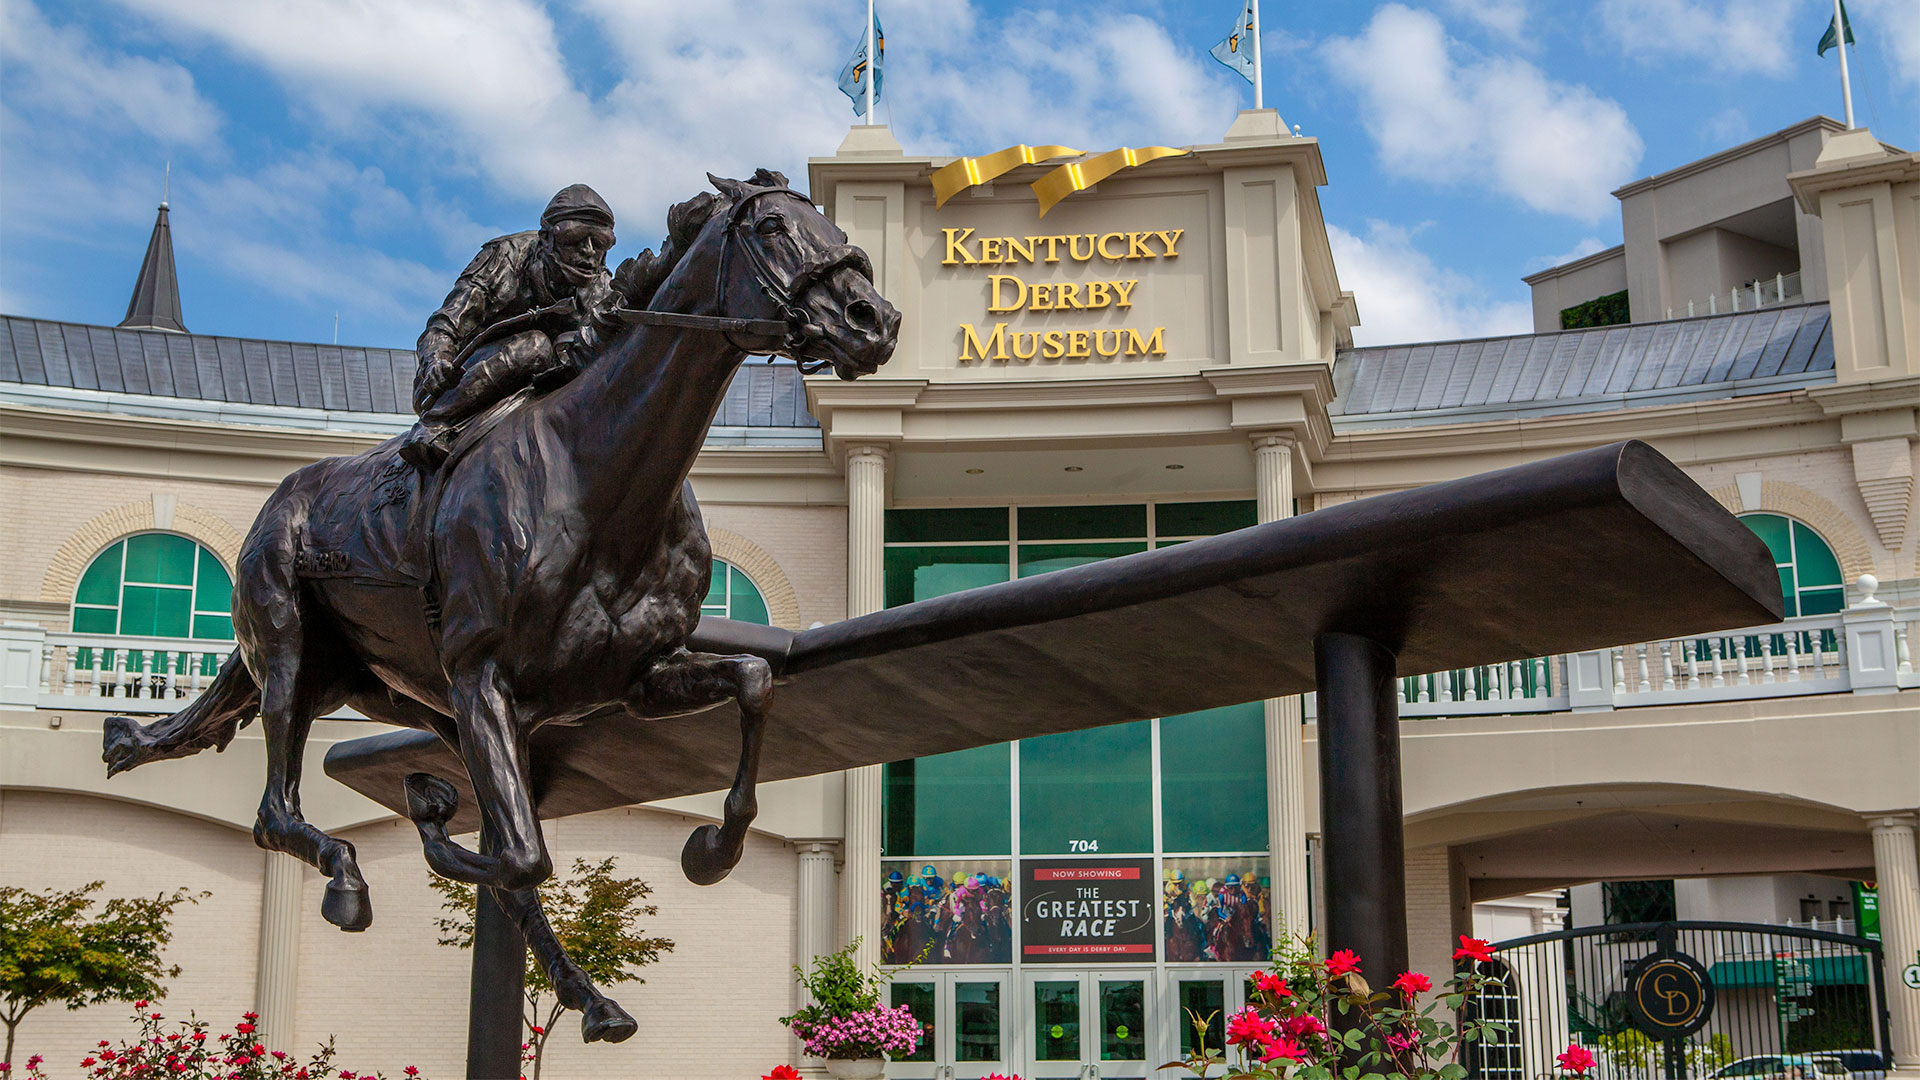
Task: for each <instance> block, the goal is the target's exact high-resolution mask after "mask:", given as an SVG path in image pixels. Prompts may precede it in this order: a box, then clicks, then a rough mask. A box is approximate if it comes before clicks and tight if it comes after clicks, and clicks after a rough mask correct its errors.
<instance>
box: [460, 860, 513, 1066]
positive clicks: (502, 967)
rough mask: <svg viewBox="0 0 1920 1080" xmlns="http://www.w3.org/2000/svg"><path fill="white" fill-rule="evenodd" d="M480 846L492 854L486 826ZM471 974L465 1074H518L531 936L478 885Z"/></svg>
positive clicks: (489, 890)
mask: <svg viewBox="0 0 1920 1080" xmlns="http://www.w3.org/2000/svg"><path fill="white" fill-rule="evenodd" d="M480 850H481V851H482V852H484V853H487V854H492V851H493V844H492V843H491V841H490V840H489V838H488V836H487V833H486V830H485V829H484V828H482V830H481V832H480ZM474 891H475V893H476V894H477V895H476V896H475V898H474V899H475V900H476V903H475V904H474V914H473V976H472V985H471V987H470V988H469V990H468V1005H467V1080H516V1078H517V1077H518V1076H519V1075H520V1043H521V1038H520V1024H521V1019H520V1017H521V1011H522V1010H523V1009H524V1008H525V1007H526V996H525V991H526V978H527V942H526V939H525V938H523V937H521V936H520V927H518V926H517V925H515V924H514V921H513V920H512V919H511V918H509V917H508V916H507V913H506V911H505V910H504V909H502V908H501V906H500V904H499V902H498V901H496V900H495V899H494V896H493V890H492V889H490V888H487V887H486V886H484V885H477V886H475V887H474Z"/></svg>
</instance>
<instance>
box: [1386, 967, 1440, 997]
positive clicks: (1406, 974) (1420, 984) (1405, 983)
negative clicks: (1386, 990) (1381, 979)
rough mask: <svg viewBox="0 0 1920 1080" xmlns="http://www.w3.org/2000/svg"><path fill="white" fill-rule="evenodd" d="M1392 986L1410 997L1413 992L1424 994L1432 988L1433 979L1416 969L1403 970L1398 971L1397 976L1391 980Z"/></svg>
mask: <svg viewBox="0 0 1920 1080" xmlns="http://www.w3.org/2000/svg"><path fill="white" fill-rule="evenodd" d="M1393 988H1394V989H1395V990H1398V991H1400V992H1401V993H1403V994H1405V995H1407V996H1408V997H1412V996H1413V995H1415V994H1424V993H1426V992H1427V991H1429V990H1431V989H1433V980H1432V979H1429V978H1427V977H1426V976H1425V975H1422V974H1420V973H1419V972H1417V971H1403V972H1401V973H1400V977H1399V978H1397V979H1395V980H1393Z"/></svg>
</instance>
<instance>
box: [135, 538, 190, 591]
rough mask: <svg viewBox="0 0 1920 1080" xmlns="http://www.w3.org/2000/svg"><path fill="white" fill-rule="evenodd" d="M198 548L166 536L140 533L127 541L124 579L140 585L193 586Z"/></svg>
mask: <svg viewBox="0 0 1920 1080" xmlns="http://www.w3.org/2000/svg"><path fill="white" fill-rule="evenodd" d="M197 547H198V545H197V544H195V543H194V542H193V541H191V540H189V539H187V538H186V537H184V536H174V535H172V534H170V533H142V534H141V535H139V536H134V537H129V538H128V540H127V580H128V581H130V582H138V583H140V584H142V585H191V584H193V559H194V553H195V550H196V549H197Z"/></svg>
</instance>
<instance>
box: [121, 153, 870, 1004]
mask: <svg viewBox="0 0 1920 1080" xmlns="http://www.w3.org/2000/svg"><path fill="white" fill-rule="evenodd" d="M710 179H712V180H713V183H714V186H715V187H716V188H717V189H718V191H719V197H717V198H716V197H715V196H713V195H711V194H705V195H701V196H699V197H696V198H695V199H694V200H690V201H689V202H687V203H682V204H680V205H679V206H677V207H675V208H674V212H673V215H670V220H676V221H677V222H678V223H679V224H680V225H682V226H684V227H685V228H686V231H687V233H688V234H690V235H693V230H694V229H695V228H697V230H698V231H697V235H693V239H692V240H691V241H690V242H689V243H688V244H687V245H686V246H685V248H684V254H683V255H681V257H680V261H679V262H678V263H677V265H676V266H675V267H674V269H673V270H672V272H671V273H670V275H669V276H668V277H667V278H666V280H665V281H664V283H663V284H662V285H661V287H660V288H659V289H658V290H657V291H656V292H655V293H654V295H653V297H652V299H651V302H650V303H649V304H648V309H649V310H647V311H644V312H622V313H618V316H617V318H616V323H617V325H615V326H612V327H610V328H609V332H608V333H607V334H606V335H605V336H604V337H603V339H602V340H604V341H605V345H604V348H603V349H601V350H600V351H599V353H598V355H597V357H596V358H595V359H594V360H593V361H592V363H591V364H590V365H588V367H587V368H586V370H585V371H584V372H583V373H581V374H580V375H579V377H577V378H575V379H574V380H573V381H572V382H570V383H568V384H567V385H565V386H564V387H562V388H560V389H558V390H555V391H553V392H552V393H550V394H548V395H547V396H545V397H542V398H537V399H528V398H526V397H524V396H523V397H522V398H521V399H519V400H516V401H513V402H509V403H508V405H507V406H503V407H502V408H501V409H499V410H496V412H495V414H494V415H492V416H489V417H487V418H483V419H482V420H481V421H480V422H479V424H478V426H477V428H476V429H475V430H474V431H472V432H470V433H469V434H468V436H467V437H465V438H464V439H463V441H462V444H461V445H460V446H459V447H457V448H456V450H455V452H454V457H453V458H452V459H451V460H450V461H449V462H448V463H447V464H446V466H445V467H444V468H443V470H442V474H441V476H440V478H439V479H438V481H437V483H422V482H418V481H416V480H415V479H414V478H413V474H412V472H411V471H410V470H408V469H407V468H406V467H405V466H404V464H402V463H400V462H398V460H397V457H396V455H397V448H398V444H399V442H400V440H399V439H393V440H389V441H388V442H387V443H384V444H382V445H381V446H379V447H376V448H375V449H373V450H370V451H368V452H367V453H365V454H361V455H359V456H357V457H343V458H329V459H326V460H323V461H319V462H316V463H314V464H312V465H309V466H306V467H304V468H301V469H299V470H297V471H296V472H294V473H293V474H292V475H291V476H289V477H287V479H286V480H285V481H284V482H282V483H281V485H280V487H279V489H278V490H277V491H275V492H274V494H273V496H272V497H271V498H269V499H268V500H267V503H266V505H265V506H264V507H263V508H262V509H261V511H260V515H259V517H258V519H256V520H255V522H254V525H253V528H252V530H251V531H250V532H249V533H248V535H247V539H246V542H245V544H244V546H243V547H242V549H241V552H240V558H239V563H238V573H237V574H236V576H235V583H234V593H233V626H234V636H235V638H236V639H237V641H238V643H239V647H238V648H237V649H235V650H234V653H233V655H232V656H230V657H229V658H228V659H227V661H226V663H225V664H224V665H223V666H222V668H221V670H220V674H219V676H218V677H217V678H216V679H215V681H214V683H213V685H212V686H211V687H209V688H208V690H207V692H206V693H205V694H203V695H202V696H201V697H199V698H198V699H196V700H195V701H194V702H193V703H192V704H191V705H189V706H188V707H187V708H186V709H184V710H182V711H181V712H179V713H176V714H174V715H173V716H171V717H168V718H166V719H163V720H159V721H156V722H154V723H152V724H149V725H146V726H142V725H139V724H137V723H135V722H134V721H132V720H129V719H127V718H125V717H114V718H112V719H110V720H109V721H108V724H107V728H106V734H105V748H104V757H105V759H106V761H107V764H108V767H109V774H110V775H111V774H113V773H118V772H122V771H124V770H126V769H130V768H133V767H135V766H137V765H141V764H144V763H146V762H149V761H156V760H160V759H163V758H170V757H182V756H186V755H188V754H193V753H196V752H198V751H200V750H203V749H205V748H207V747H210V746H211V747H215V748H219V749H224V748H225V747H226V744H227V742H228V741H229V740H231V739H232V738H233V736H234V733H235V732H236V731H237V730H238V729H239V728H240V727H241V726H243V725H245V724H246V723H248V722H250V721H251V720H252V718H253V716H254V714H255V713H256V712H257V713H258V714H259V715H260V716H261V718H262V722H263V725H264V728H265V733H266V744H267V788H266V794H265V796H264V798H263V799H262V801H261V804H260V814H259V818H258V821H257V823H256V824H255V825H254V840H255V842H257V843H258V844H259V845H260V846H261V847H263V848H267V849H269V850H274V851H283V852H286V853H288V854H290V855H293V856H295V857H297V858H299V859H301V860H303V861H305V862H307V863H309V864H310V865H312V866H314V867H315V868H316V869H318V870H319V871H320V872H322V873H324V874H327V875H329V877H330V879H331V880H329V881H328V883H327V888H326V898H325V901H324V902H323V903H322V905H321V913H322V914H323V915H324V916H325V917H326V919H327V920H328V921H329V922H332V923H333V924H335V925H337V926H339V927H340V928H341V929H343V930H364V929H365V928H366V927H367V926H368V925H369V924H370V923H371V922H372V917H373V916H372V908H371V906H370V905H369V902H368V898H367V884H366V881H365V879H364V878H362V877H361V874H360V869H359V867H358V866H357V865H356V863H355V857H354V850H353V846H352V845H351V844H349V843H347V842H346V841H343V840H338V839H335V838H333V837H331V836H328V835H326V834H325V833H323V832H321V831H320V830H319V829H317V828H315V827H314V826H312V825H309V824H307V823H306V822H305V821H304V820H302V819H301V816H300V768H301V755H302V751H303V749H304V745H305V743H306V738H307V733H308V731H309V730H310V729H311V727H312V725H313V721H314V718H315V717H318V716H320V715H322V714H324V713H328V712H331V711H333V710H335V709H338V708H341V707H342V706H351V707H353V708H354V709H356V710H358V711H359V712H361V713H363V714H364V715H366V716H368V717H370V718H372V719H374V720H377V721H381V722H383V723H388V724H394V725H398V726H402V727H410V728H418V729H424V730H426V731H430V732H433V733H434V734H436V735H438V736H439V737H440V738H441V739H442V740H444V741H445V742H446V743H447V745H448V746H449V747H451V748H452V749H453V750H454V752H455V753H457V754H458V755H459V756H460V758H461V759H462V760H463V761H464V762H465V764H466V769H467V774H468V776H469V778H470V779H471V781H472V783H473V790H474V792H475V795H476V797H477V800H478V803H479V809H480V813H481V818H482V821H483V824H482V827H481V836H482V838H483V839H482V843H481V848H482V850H481V851H477V852H476V851H471V850H468V849H467V848H465V847H462V846H461V845H459V844H458V843H455V842H454V841H453V840H452V839H450V838H449V836H448V835H447V829H446V823H447V822H448V821H449V820H450V819H451V818H452V816H453V813H454V811H455V809H456V807H457V802H458V794H457V792H456V791H455V789H454V787H453V786H452V785H451V784H449V783H448V782H447V781H445V780H442V779H440V778H437V777H433V776H429V775H426V774H419V773H416V774H414V775H413V776H410V777H408V778H407V784H406V787H407V792H406V794H407V804H408V811H409V816H411V817H412V818H413V820H414V822H415V824H416V825H417V826H418V827H419V830H420V835H421V839H422V841H423V843H424V846H425V849H426V859H427V863H428V864H429V865H430V866H431V867H432V868H433V870H434V872H435V873H438V874H440V875H441V876H443V877H447V878H451V879H453V880H456V881H464V882H470V883H472V884H474V885H476V886H486V887H488V888H491V889H492V890H494V895H495V896H496V897H497V898H498V900H499V902H500V904H501V907H502V909H503V910H505V911H506V912H507V913H508V914H509V915H510V916H511V917H512V918H513V919H514V920H515V921H516V922H517V923H518V924H519V926H520V928H521V930H522V931H523V932H524V933H525V935H526V939H527V942H528V944H529V945H530V946H531V947H532V949H533V950H534V952H535V955H536V956H537V957H538V958H539V960H540V961H541V963H542V964H543V966H544V967H545V969H546V971H547V973H548V975H549V977H550V978H551V979H552V981H553V985H554V986H555V987H556V988H558V992H559V997H560V1000H561V1002H562V1003H564V1004H565V1005H566V1006H567V1007H569V1008H572V1009H577V1010H579V1011H581V1012H582V1013H583V1016H582V1020H581V1029H582V1035H583V1036H584V1038H585V1039H586V1040H587V1041H589V1042H592V1041H595V1040H599V1039H607V1040H611V1041H616V1042H617V1041H619V1040H621V1039H625V1038H627V1037H628V1036H630V1035H632V1034H633V1032H634V1030H635V1029H636V1025H635V1023H634V1021H633V1018H632V1017H631V1016H629V1015H628V1014H627V1013H626V1012H625V1011H624V1010H622V1009H621V1008H620V1006H619V1005H617V1004H615V1003H614V1002H613V1001H612V1000H611V999H609V998H607V997H606V996H605V995H604V994H602V993H601V992H600V990H599V989H598V988H597V987H595V986H594V985H593V984H592V982H591V981H590V980H589V979H588V978H587V977H586V975H585V974H584V973H583V972H581V970H580V969H579V968H578V967H577V966H575V965H574V964H573V962H572V961H571V960H570V959H568V957H567V956H566V953H565V951H564V950H563V949H562V948H561V947H560V944H559V942H558V940H557V939H556V938H555V937H554V934H553V931H552V929H551V928H550V927H549V926H548V924H547V920H546V917H545V915H544V914H543V913H542V912H541V908H540V900H539V895H538V893H537V892H536V891H535V890H536V887H537V886H538V885H539V884H540V883H541V882H543V881H545V880H547V878H548V877H549V876H551V874H552V871H553V863H552V860H551V858H550V856H549V855H548V852H547V847H546V843H545V840H544V838H543V837H542V835H541V831H540V822H539V818H538V816H537V813H536V808H535V805H534V800H533V794H532V791H531V784H530V766H531V763H530V762H529V761H528V738H529V736H530V735H531V734H532V733H533V731H534V730H535V729H536V728H539V727H540V726H542V725H544V724H550V723H556V722H561V723H564V722H568V721H574V720H578V719H580V718H581V717H584V716H587V715H588V714H590V713H593V712H596V711H599V710H602V709H605V708H608V707H617V708H624V709H625V710H626V711H628V712H630V713H631V714H632V715H634V716H636V717H639V718H642V719H656V718H662V717H669V716H676V715H683V714H686V713H691V712H697V711H699V710H701V709H705V708H708V707H710V706H712V705H715V704H718V703H720V702H723V701H726V700H728V699H733V700H737V701H738V703H739V709H740V724H741V752H740V760H739V768H738V771H737V773H736V774H735V777H734V781H733V786H732V789H731V791H729V793H728V795H727V798H726V803H725V807H726V809H725V816H724V819H723V821H722V823H721V824H720V825H718V826H715V825H702V826H700V827H699V828H698V829H696V830H695V831H694V833H693V835H692V836H690V837H688V839H687V844H686V848H685V850H684V851H683V852H682V854H681V864H682V867H683V869H684V870H685V871H686V874H687V877H688V878H689V879H690V880H692V881H694V882H696V883H699V884H703V885H707V884H713V883H714V882H717V881H719V880H720V879H721V878H723V877H725V876H726V874H727V872H728V871H729V870H731V869H732V868H733V867H734V866H735V865H736V864H737V863H738V862H739V860H740V856H741V852H742V850H743V845H744V843H745V841H746V835H747V826H748V824H749V823H750V822H752V821H753V818H754V815H755V813H756V810H757V807H756V803H755V799H754V783H755V778H756V774H757V772H758V768H759V752H760V742H761V734H762V731H763V729H764V726H765V723H766V720H767V713H768V707H769V705H770V702H771V695H772V690H773V679H772V674H771V672H770V670H769V668H768V665H767V663H766V661H764V660H762V659H760V658H759V657H756V656H750V655H738V656H722V655H715V654H708V653H696V652H689V651H688V650H687V648H686V643H687V641H688V638H689V635H690V634H692V632H693V629H694V626H695V624H696V623H697V622H698V621H699V618H700V602H701V599H702V597H704V596H705V595H706V592H707V586H708V579H709V575H710V574H711V568H712V553H711V550H710V548H709V547H708V543H707V535H706V530H705V527H704V526H703V525H702V523H701V518H700V509H699V506H698V505H697V504H696V503H695V502H694V497H693V489H692V486H691V484H689V483H688V481H687V476H688V473H689V472H690V470H691V469H692V468H693V463H694V458H695V456H696V455H697V454H698V453H699V452H700V448H701V445H702V442H703V441H704V439H705V437H706V434H707V428H708V425H709V424H710V423H711V422H712V419H713V415H714V412H715V411H716V410H717V409H718V408H719V404H720V401H721V398H722V396H723V395H724V394H725V392H726V389H727V385H728V383H729V382H730V381H731V379H732V377H733V374H734V371H735V369H736V368H738V367H739V365H740V363H741V362H742V361H743V360H744V359H745V358H746V357H747V356H748V355H749V354H752V353H775V354H779V355H784V356H787V357H790V358H792V359H793V360H795V361H796V362H797V363H799V364H800V366H801V367H802V369H803V370H808V371H816V370H820V369H822V368H825V367H828V366H831V368H832V369H833V371H834V373H835V374H837V375H838V376H839V377H840V378H842V379H849V380H850V379H855V378H858V377H859V376H861V375H866V374H871V373H872V372H873V371H874V370H875V369H877V368H878V367H879V366H880V365H881V364H883V363H885V362H886V360H887V358H888V357H889V356H891V355H892V352H893V347H894V342H895V339H896V337H897V334H898V330H899V325H900V315H899V313H898V312H897V311H895V310H894V308H893V307H892V306H891V305H890V304H888V303H887V301H886V300H884V299H883V298H882V297H881V296H880V294H879V293H878V292H877V291H876V290H875V288H874V285H873V281H872V268H871V264H870V263H869V262H868V260H867V257H866V255H865V254H864V253H863V252H861V251H860V250H859V249H858V248H855V247H852V246H851V245H849V244H848V243H847V242H846V234H845V233H843V232H841V231H840V229H838V228H837V227H835V226H834V225H833V223H832V222H830V221H828V220H827V219H826V218H825V217H824V216H823V215H822V214H821V213H820V212H819V210H817V209H816V208H815V207H814V206H813V204H812V203H811V202H809V201H808V200H807V198H806V197H804V196H802V195H800V194H797V193H795V192H793V191H791V190H789V189H788V188H787V186H786V180H785V178H784V177H782V176H780V175H779V174H778V173H771V172H767V171H766V170H761V171H760V172H758V173H756V174H755V175H754V177H753V179H752V180H750V181H738V180H723V179H719V178H710ZM703 217H704V219H705V220H704V223H702V222H701V221H700V220H699V219H700V218H703ZM343 523H345V524H344V525H343ZM409 523H411V526H410V525H409ZM329 526H331V527H332V529H333V532H334V534H335V535H336V536H341V537H344V539H342V540H341V541H340V542H339V543H338V544H337V545H336V546H335V547H334V548H333V549H332V550H320V551H316V550H314V546H315V544H316V542H317V541H323V540H324V539H325V535H324V534H326V533H327V530H328V528H329ZM409 534H411V536H412V539H410V540H407V539H404V538H406V537H407V536H408V535H409ZM370 535H371V536H374V537H375V538H376V539H375V540H368V539H366V537H367V536H370ZM379 536H387V537H389V538H391V537H394V536H398V537H401V538H403V540H402V542H393V543H386V544H382V543H380V542H377V538H378V537H379ZM402 553H406V555H405V557H403V554H402ZM409 562H411V563H412V564H413V566H412V568H411V569H412V572H413V575H414V576H413V577H411V578H410V577H409V569H410V568H409V567H408V566H407V565H405V564H407V563H409ZM635 737H636V738H645V734H644V733H643V732H642V731H639V730H636V731H635Z"/></svg>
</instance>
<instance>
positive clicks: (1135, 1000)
mask: <svg viewBox="0 0 1920 1080" xmlns="http://www.w3.org/2000/svg"><path fill="white" fill-rule="evenodd" d="M1146 1056H1147V984H1146V983H1144V982H1136V981H1134V980H1132V979H1127V980H1125V981H1118V982H1103V983H1101V984H1100V1060H1102V1061H1142V1060H1145V1059H1146Z"/></svg>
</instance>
